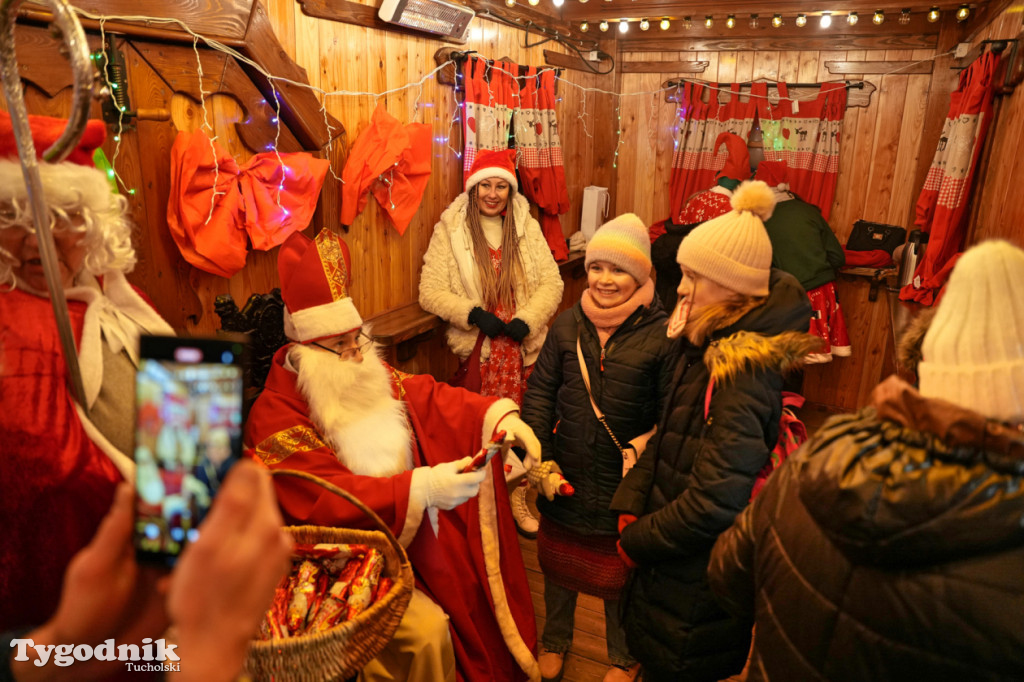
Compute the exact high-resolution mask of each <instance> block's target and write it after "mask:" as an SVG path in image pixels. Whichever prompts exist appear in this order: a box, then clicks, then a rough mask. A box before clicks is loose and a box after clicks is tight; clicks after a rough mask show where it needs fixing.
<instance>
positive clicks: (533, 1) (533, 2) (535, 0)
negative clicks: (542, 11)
mask: <svg viewBox="0 0 1024 682" xmlns="http://www.w3.org/2000/svg"><path fill="white" fill-rule="evenodd" d="M529 3H530V4H531V5H533V6H534V7H536V6H537V5H539V4H540V0H529Z"/></svg>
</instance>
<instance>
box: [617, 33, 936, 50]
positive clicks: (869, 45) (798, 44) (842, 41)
mask: <svg viewBox="0 0 1024 682" xmlns="http://www.w3.org/2000/svg"><path fill="white" fill-rule="evenodd" d="M937 41H938V38H937V36H934V35H930V36H929V35H920V36H877V37H871V38H869V37H856V36H850V37H833V38H781V39H775V38H746V39H742V38H741V39H738V40H735V39H732V40H730V39H713V38H712V39H700V38H691V39H684V40H680V39H662V38H660V37H659V38H652V39H647V40H644V39H640V40H623V41H619V46H620V48H621V49H622V51H623V52H719V51H722V50H752V51H756V50H770V51H789V50H792V51H801V50H922V49H925V50H927V49H934V48H935V45H936V42H937Z"/></svg>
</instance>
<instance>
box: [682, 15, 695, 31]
mask: <svg viewBox="0 0 1024 682" xmlns="http://www.w3.org/2000/svg"><path fill="white" fill-rule="evenodd" d="M683 28H685V29H686V30H687V31H689V30H690V29H691V28H693V19H691V18H690V17H683Z"/></svg>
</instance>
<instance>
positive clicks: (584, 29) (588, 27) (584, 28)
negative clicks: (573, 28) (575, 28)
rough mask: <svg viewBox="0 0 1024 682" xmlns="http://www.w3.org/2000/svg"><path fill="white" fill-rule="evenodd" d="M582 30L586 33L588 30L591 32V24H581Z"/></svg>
mask: <svg viewBox="0 0 1024 682" xmlns="http://www.w3.org/2000/svg"><path fill="white" fill-rule="evenodd" d="M580 30H581V31H583V32H584V33H586V32H587V31H588V30H590V24H588V23H587V22H585V21H584V22H583V23H581V24H580Z"/></svg>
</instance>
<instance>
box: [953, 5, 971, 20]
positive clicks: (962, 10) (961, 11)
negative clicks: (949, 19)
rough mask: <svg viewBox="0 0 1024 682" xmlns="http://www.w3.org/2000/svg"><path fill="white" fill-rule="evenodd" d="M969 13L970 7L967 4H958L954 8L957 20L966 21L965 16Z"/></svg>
mask: <svg viewBox="0 0 1024 682" xmlns="http://www.w3.org/2000/svg"><path fill="white" fill-rule="evenodd" d="M970 14H971V8H970V7H968V6H967V5H960V7H958V8H957V10H956V20H957V21H967V17H969V16H970Z"/></svg>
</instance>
